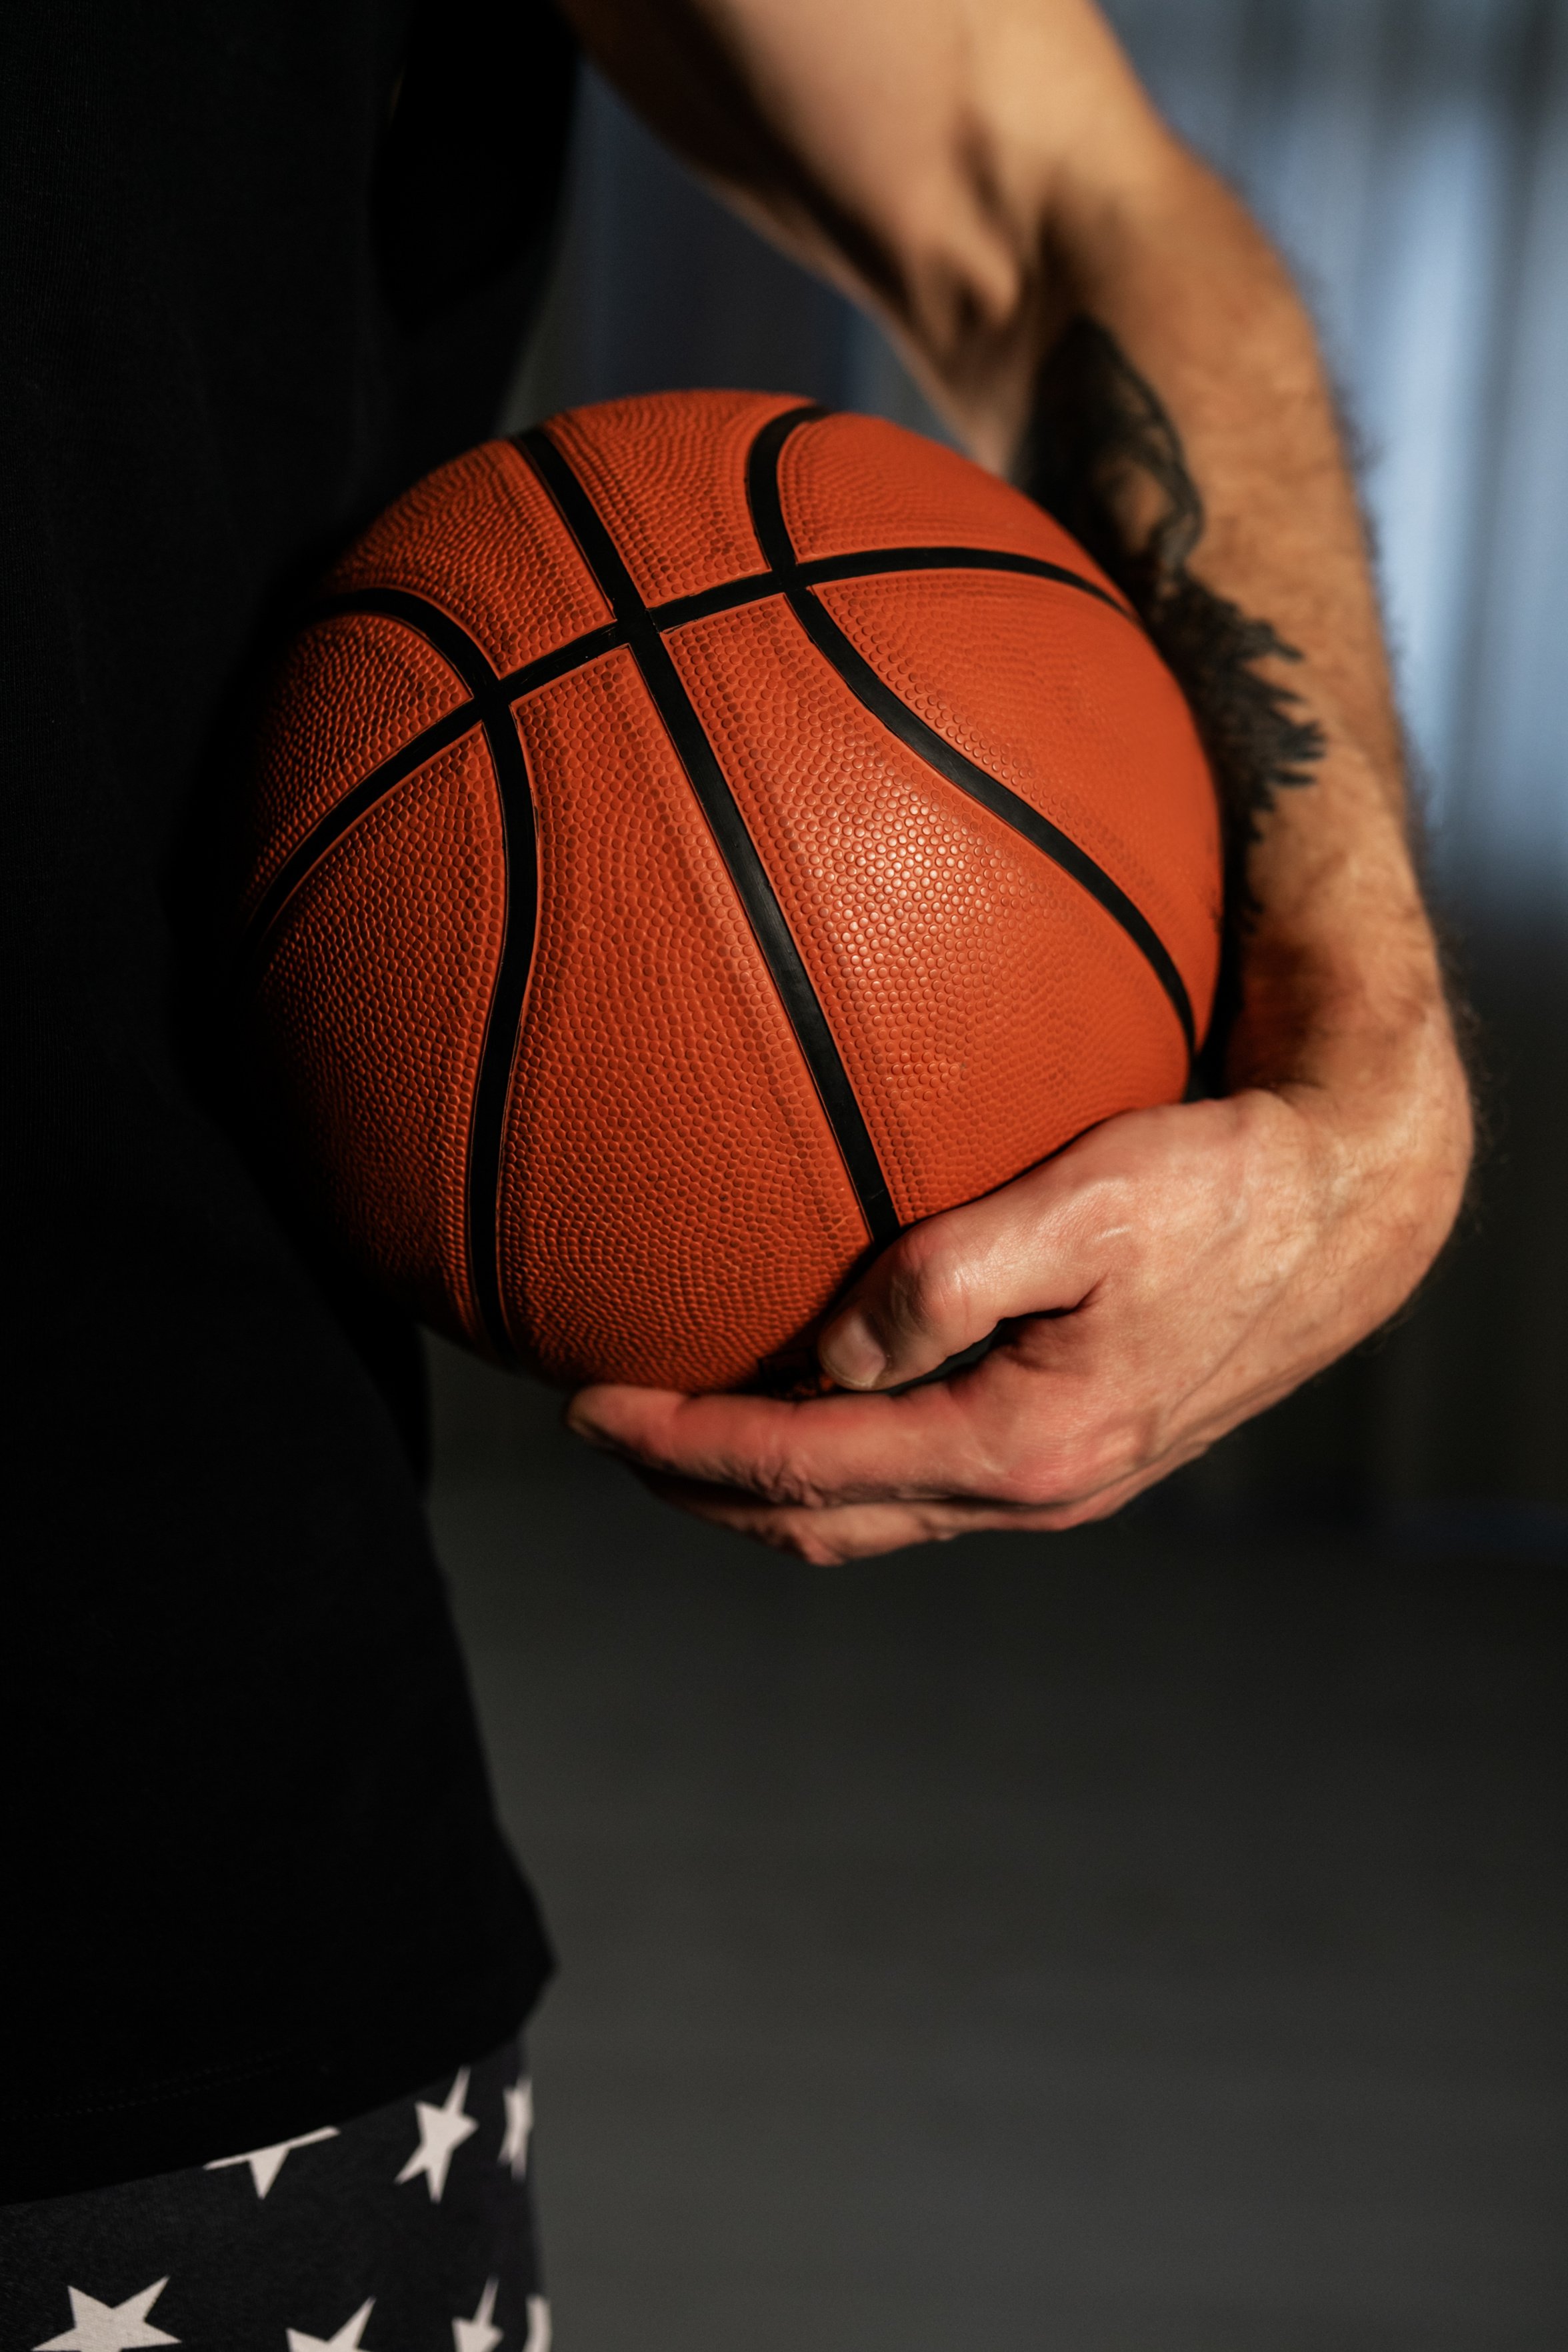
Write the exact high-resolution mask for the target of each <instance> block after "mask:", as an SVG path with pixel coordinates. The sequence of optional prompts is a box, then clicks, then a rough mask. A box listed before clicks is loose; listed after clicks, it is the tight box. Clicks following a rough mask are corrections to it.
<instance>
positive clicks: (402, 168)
mask: <svg viewBox="0 0 1568 2352" xmlns="http://www.w3.org/2000/svg"><path fill="white" fill-rule="evenodd" d="M410 39H411V27H410V23H409V20H408V16H407V12H406V10H405V9H404V8H401V7H399V6H396V5H387V0H338V5H332V0H226V5H218V0H202V5H198V0H189V5H177V0H143V4H142V5H137V6H133V7H126V8H101V7H88V6H85V5H81V0H48V5H42V0H12V5H9V6H8V7H7V8H6V9H5V12H4V15H3V17H0V289H3V298H4V303H5V328H4V339H3V341H0V399H3V402H4V417H3V424H0V483H3V492H0V495H3V499H4V515H3V518H0V666H3V676H0V747H3V757H4V766H3V772H0V977H3V985H0V1086H3V1096H0V1119H3V1121H4V1129H3V1138H0V1154H3V1163H4V1200H5V1226H4V1233H5V1254H6V1255H5V1419H4V1473H3V1482H4V1483H3V1486H0V1545H3V1547H4V1556H5V1568H4V1579H5V1582H4V1591H5V1690H4V1694H3V1695H0V1741H3V1743H4V1749H5V1753H4V1758H3V1759H0V1760H3V1771H4V1785H5V1810H6V1821H7V1826H6V1832H5V1836H6V1857H5V1892H6V1905H5V1909H6V1936H5V1943H6V1948H7V1956H8V1960H9V1968H8V1970H7V1974H8V1977H9V1979H10V1985H9V1991H8V1994H7V1997H6V2003H5V2011H4V2014H3V2017H0V2037H3V2041H4V2052H3V2056H0V2080H3V2082H4V2084H5V2095H4V2109H5V2134H4V2143H5V2144H4V2152H3V2164H4V2169H3V2171H0V2196H8V2197H32V2196H39V2195H46V2194H50V2193H53V2192H55V2191H57V2190H62V2189H72V2188H77V2187H86V2186H89V2185H91V2184H92V2183H94V2182H97V2181H100V2180H107V2179H113V2178H116V2177H120V2176H122V2175H126V2174H130V2173H136V2172H151V2171H156V2170H162V2169H165V2168H171V2167H174V2166H176V2165H180V2164H186V2163H192V2162H197V2161H202V2160H205V2158H209V2157H211V2156H214V2155H218V2154H226V2153H227V2152H229V2151H230V2150H231V2149H233V2148H235V2147H247V2146H256V2145H258V2144H259V2143H262V2142H265V2141H268V2140H270V2139H277V2138H279V2137H284V2136H285V2135H288V2134H290V2133H294V2132H298V2131H300V2130H304V2129H309V2128H310V2127H312V2126H314V2125H315V2124H317V2123H321V2122H325V2121H329V2120H332V2119H333V2118H335V2117H336V2116H339V2115H346V2114H350V2113H353V2112H354V2111H356V2110H357V2109H361V2108H364V2107H368V2106H371V2105H375V2104H377V2103H378V2102H380V2101H382V2100H384V2099H387V2098H390V2097H393V2096H395V2095H398V2094H399V2093H401V2092H402V2091H404V2090H405V2089H407V2088H410V2087H412V2086H413V2085H415V2084H418V2083H419V2082H422V2081H424V2080H426V2079H427V2078H429V2077H430V2076H432V2075H433V2074H437V2073H438V2072H439V2071H440V2070H441V2069H442V2068H443V2067H444V2066H447V2065H453V2066H455V2065H456V2064H457V2063H459V2062H460V2061H461V2060H462V2059H463V2058H465V2057H468V2056H471V2055H473V2054H474V2053H477V2052H479V2051H480V2050H483V2049H485V2048H487V2047H489V2046H490V2045H492V2044H493V2043H495V2042H499V2041H500V2040H501V2039H502V2038H503V2037H504V2036H505V2035H506V2034H507V2033H508V2032H510V2030H511V2029H512V2027H513V2026H515V2024H516V2023H517V2022H518V2021H519V2020H520V2018H521V2015H522V2014H523V2012H524V2011H525V2010H526V2008H527V2007H528V2005H529V2003H530V2001H531V1999H532V1998H533V1996H534V1994H535V1992H536V1991H537V1989H538V1987H539V1984H540V1983H541V1981H542V1977H543V1974H544V1971H545V1968H546V1965H547V1961H546V1956H545V1951H544V1946H543V1939H542V1933H541V1930H540V1927H539V1925H538V1921H537V1918H536V1916H535V1914H534V1911H533V1907H532V1904H531V1898H530V1897H529V1895H528V1893H527V1890H526V1888H525V1887H524V1885H523V1884H522V1882H521V1878H520V1877H519V1875H518V1874H517V1872H516V1869H515V1867H514V1865H513V1864H512V1863H511V1861H510V1857H509V1856H508V1854H507V1853H506V1851H505V1849H504V1847H503V1845H502V1843H501V1842H500V1837H499V1834H498V1832H497V1830H496V1827H495V1825H494V1822H493V1818H492V1812H491V1806H490V1800H489V1791H488V1788H487V1784H486V1778H485V1772H484V1767H483V1763H482V1759H481V1757H480V1754H479V1747H478V1743H477V1738H476V1735H475V1731H474V1727H473V1723H472V1717H471V1712H470V1708H469V1704H468V1696H467V1691H466V1687H465V1683H464V1677H463V1673H462V1668H461V1664H460V1662H459V1659H458V1654H457V1650H456V1646H455V1643H454V1640H453V1635H452V1632H451V1628H450V1624H449V1622H448V1618H447V1611H446V1607H445V1602H444V1600H443V1595H442V1591H441V1586H440V1580H439V1577H438V1574H437V1570H436V1567H435V1564H434V1561H433V1559H432V1557H431V1554H430V1549H429V1542H428V1538H427V1534H426V1527H425V1522H424V1518H423V1515H422V1511H421V1507H420V1501H419V1496H418V1491H417V1485H416V1475H415V1471H414V1469H413V1468H412V1467H411V1465H410V1460H409V1448H410V1444H413V1443H414V1442H415V1441H416V1427H417V1420H418V1403H417V1396H416V1389H415V1385H414V1381H415V1377H416V1366H417V1357H416V1349H415V1343H414V1339H413V1335H412V1334H411V1333H410V1332H408V1331H407V1330H406V1329H405V1328H403V1327H402V1326H401V1325H399V1324H398V1322H397V1321H396V1319H395V1318H394V1317H392V1316H391V1315H389V1314H387V1313H386V1312H385V1311H384V1310H383V1309H380V1308H378V1307H375V1306H374V1303H373V1302H369V1301H356V1300H355V1299H354V1298H353V1296H352V1294H351V1292H350V1291H349V1290H348V1289H347V1288H346V1287H345V1286H342V1284H340V1282H339V1281H338V1279H337V1277H336V1276H335V1275H334V1274H333V1272H332V1270H331V1267H330V1266H329V1267H323V1266H320V1265H311V1264H310V1263H309V1262H308V1258H307V1255H305V1254H303V1253H302V1252H301V1249H300V1246H299V1244H297V1243H296V1241H295V1240H294V1239H292V1238H291V1237H290V1235H289V1232H288V1230H287V1228H286V1225H285V1223H284V1222H283V1221H282V1220H281V1219H280V1217H279V1214H278V1213H277V1212H276V1211H275V1209H274V1207H273V1206H272V1205H270V1203H269V1202H268V1197H267V1192H266V1188H265V1183H264V1181H263V1180H262V1179H261V1178H259V1177H258V1174H257V1172H256V1171H255V1169H254V1168H253V1166H252V1164H251V1163H252V1160H253V1159H254V1156H255V1155H254V1154H253V1153H251V1152H249V1151H248V1150H247V1149H246V1148H244V1147H242V1146H241V1145H240V1144H238V1143H237V1142H236V1140H235V1139H233V1134H232V1132H231V1128H230V1123H229V1122H228V1120H227V1119H226V1116H225V1115H224V1113H223V1111H222V1108H221V1097H222V1088H221V1086H220V1085H219V1084H218V1083H217V1072H218V1070H219V1069H220V1068H221V1062H222V1037H223V1030H222V1024H221V1019H219V1018H217V1017H216V1013H215V1003H216V981H215V978H214V967H213V964H212V961H211V958H210V955H209V951H208V949H207V946H206V944H205V941H206V939H207V936H208V928H207V925H206V923H205V912H206V911H207V910H206V909H205V908H204V907H203V905H202V903H201V902H202V897H203V891H204V877H205V876H206V874H207V872H208V869H207V868H206V867H205V866H204V862H203V854H202V850H201V844H202V842H203V840H204V838H205V835H206V834H207V833H208V832H209V831H211V830H213V828H212V827H211V826H210V824H209V822H208V820H209V819H210V818H211V817H212V816H213V815H214V814H215V813H217V814H221V805H222V802H223V798H224V795H225V794H226V793H230V792H232V791H234V790H236V789H237V782H236V774H237V770H236V763H235V761H234V758H233V755H232V750H231V745H232V741H233V740H234V728H235V714H236V712H237V710H238V709H241V708H242V704H243V688H244V682H245V678H246V676H247V667H249V666H250V665H251V664H252V663H253V662H254V660H255V658H256V656H257V653H258V647H259V646H262V645H263V644H264V642H265V639H266V636H267V633H268V628H269V627H270V626H271V625H272V624H273V619H274V615H275V614H276V613H277V612H278V610H279V609H280V607H281V605H282V604H283V603H284V601H285V600H286V599H287V597H288V595H289V593H290V591H291V590H292V589H293V588H294V587H295V586H296V585H298V584H300V583H303V582H304V581H305V580H307V579H308V577H309V576H310V573H311V572H313V571H314V569H315V568H316V567H317V566H318V565H319V563H320V562H321V560H322V558H323V557H324V556H326V555H327V554H329V553H330V552H331V551H332V549H333V548H334V547H335V546H336V545H338V544H340V543H341V542H342V540H343V539H344V538H345V537H346V536H347V535H348V534H349V533H350V532H351V531H352V530H353V529H354V528H355V527H357V526H358V525H359V524H360V523H361V522H363V520H365V519H366V517H367V516H368V514H369V513H370V512H371V511H373V510H374V508H375V507H376V506H378V505H379V504H381V503H383V502H384V499H386V498H388V497H389V496H391V495H392V494H393V493H394V492H395V490H397V489H398V488H401V487H402V486H403V484H404V483H405V482H406V481H407V480H410V479H412V478H415V477H416V475H417V474H419V473H420V472H422V471H424V470H426V467H428V466H430V465H431V464H434V463H435V462H437V460H439V459H440V458H442V457H447V456H449V455H451V454H453V453H454V452H455V451H456V450H457V449H458V448H459V447H461V446H465V445H466V444H467V443H468V442H471V441H473V440H475V439H478V438H479V437H481V436H483V435H484V434H485V433H486V432H487V431H489V429H490V427H491V425H492V422H493V417H494V412H495V408H496V404H497V402H498V400H499V397H500V391H501V389H502V385H503V383H504V378H505V373H506V369H507V366H508V364H509V362H510V360H511V359H512V357H513V355H514V353H515V351H516V348H517V344H518V341H519V340H520V338H521V331H522V327H523V324H524V319H525V313H526V310H527V305H528V301H529V299H530V298H531V291H532V287H533V283H534V280H535V279H536V278H537V276H538V272H539V268H540V261H541V255H542V240H543V236H544V232H545V229H546V227H547V224H548V216H549V212H550V207H551V204H552V200H553V192H554V187H555V183H556V180H557V177H558V173H559V165H560V155H561V145H562V141H563V135H564V127H565V121H566V118H567V115H568V112H569V100H570V90H571V79H572V61H571V55H570V49H569V46H568V44H567V43H566V41H565V38H564V37H563V35H562V33H561V32H560V30H559V28H558V27H557V26H556V25H555V23H554V20H553V18H552V17H550V16H547V15H546V14H544V12H543V10H542V8H531V6H530V0H511V5H510V6H508V7H506V8H505V9H504V10H503V9H497V10H496V11H495V12H494V16H493V18H492V17H491V16H490V14H489V12H488V11H485V10H482V9H480V8H477V7H470V8H468V9H464V8H462V7H459V6H458V5H451V6H448V7H447V8H445V9H442V10H439V11H435V12H431V14H430V16H429V22H428V25H426V24H425V22H424V21H423V20H422V21H421V23H420V24H419V25H418V26H415V27H414V28H413V33H412V47H410ZM394 100H396V110H395V114H394ZM389 126H390V128H389ZM205 887H212V886H211V885H210V883H209V884H207V885H206V886H205Z"/></svg>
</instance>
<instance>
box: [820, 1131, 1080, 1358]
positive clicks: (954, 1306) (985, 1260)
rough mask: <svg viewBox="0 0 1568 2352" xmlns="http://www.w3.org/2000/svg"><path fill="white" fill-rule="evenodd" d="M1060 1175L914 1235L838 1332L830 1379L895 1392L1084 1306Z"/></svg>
mask: <svg viewBox="0 0 1568 2352" xmlns="http://www.w3.org/2000/svg"><path fill="white" fill-rule="evenodd" d="M1065 1191H1066V1187H1064V1184H1063V1181H1062V1178H1061V1176H1060V1173H1059V1172H1058V1164H1053V1165H1050V1166H1047V1167H1044V1168H1038V1169H1034V1170H1031V1171H1029V1173H1028V1174H1027V1175H1026V1176H1023V1177H1020V1178H1019V1179H1018V1180H1017V1181H1016V1182H1014V1183H1012V1184H1009V1185H1007V1186H1006V1187H1005V1190H1004V1191H1002V1192H995V1193H993V1194H991V1195H990V1196H989V1197H988V1198H987V1199H985V1200H984V1201H974V1202H970V1203H969V1204H968V1205H967V1206H966V1207H964V1208H962V1209H951V1210H949V1211H948V1212H947V1213H945V1214H944V1215H942V1216H938V1217H928V1218H927V1219H926V1220H925V1222H924V1223H921V1224H918V1225H911V1226H910V1229H909V1231H908V1232H907V1233H905V1234H900V1238H899V1239H898V1240H897V1241H896V1242H895V1243H893V1244H892V1246H891V1247H890V1248H889V1249H886V1250H884V1251H883V1253H882V1255H881V1256H880V1257H879V1258H878V1259H877V1260H876V1262H875V1264H874V1265H871V1266H869V1267H868V1269H867V1271H866V1273H865V1274H864V1275H863V1276H862V1277H861V1279H860V1280H859V1282H858V1283H857V1284H856V1286H855V1288H854V1290H853V1291H852V1293H851V1294H850V1297H848V1298H847V1300H846V1301H845V1303H844V1305H843V1306H842V1307H840V1308H839V1310H838V1312H837V1314H836V1315H835V1316H834V1318H832V1320H831V1321H830V1322H829V1323H828V1325H827V1327H826V1330H825V1331H824V1332H823V1335H822V1338H821V1340H820V1341H819V1343H818V1347H817V1356H818V1359H819V1360H820V1362H821V1364H822V1368H823V1370H825V1371H826V1373H827V1374H828V1375H829V1377H830V1378H831V1379H833V1380H835V1381H837V1382H838V1383H839V1385H840V1386H841V1387H843V1388H847V1389H859V1390H866V1389H887V1388H895V1387H897V1386H899V1385H900V1382H902V1381H913V1380H919V1379H921V1377H923V1375H924V1374H925V1373H927V1372H933V1371H935V1370H936V1369H937V1367H938V1365H939V1364H944V1363H946V1362H947V1360H948V1359H949V1358H950V1357H952V1356H957V1355H961V1354H962V1353H963V1350H964V1349H966V1348H972V1347H973V1346H974V1345H975V1344H976V1342H977V1341H979V1340H982V1339H987V1338H988V1337H989V1336H990V1334H991V1333H992V1332H993V1331H994V1329H995V1328H996V1326H997V1324H998V1323H1000V1322H1003V1321H1004V1320H1005V1319H1007V1318H1013V1317H1017V1316H1020V1315H1038V1314H1043V1313H1045V1312H1047V1310H1049V1309H1052V1308H1063V1307H1076V1306H1078V1305H1079V1301H1080V1300H1081V1299H1082V1297H1084V1294H1085V1292H1086V1291H1087V1290H1088V1288H1089V1286H1090V1283H1091V1281H1092V1272H1091V1270H1090V1269H1089V1267H1088V1266H1087V1265H1085V1264H1084V1263H1083V1262H1082V1257H1081V1253H1080V1251H1079V1249H1078V1248H1077V1247H1075V1246H1074V1243H1073V1237H1072V1235H1071V1234H1070V1232H1068V1231H1067V1230H1065V1226H1066V1223H1067V1221H1066V1220H1064V1218H1063V1217H1062V1215H1061V1213H1060V1210H1061V1203H1062V1200H1063V1197H1064V1194H1065Z"/></svg>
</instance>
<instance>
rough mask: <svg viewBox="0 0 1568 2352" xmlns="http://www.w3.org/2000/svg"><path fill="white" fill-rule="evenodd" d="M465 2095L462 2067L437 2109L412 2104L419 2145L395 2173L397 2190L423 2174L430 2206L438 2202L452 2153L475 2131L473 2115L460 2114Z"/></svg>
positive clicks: (465, 2078) (419, 2101) (420, 2102)
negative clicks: (417, 2118)
mask: <svg viewBox="0 0 1568 2352" xmlns="http://www.w3.org/2000/svg"><path fill="white" fill-rule="evenodd" d="M467 2097H468V2068H467V2067H466V2066H465V2067H464V2068H463V2070H462V2072H461V2074H459V2075H458V2079H457V2081H456V2082H455V2083H454V2084H453V2085H452V2087H451V2089H450V2090H449V2091H448V2092H447V2096H446V2098H445V2100H444V2101H443V2102H442V2104H441V2105H440V2106H438V2107H431V2106H426V2103H425V2101H424V2100H423V2099H416V2100H415V2102H414V2110H415V2113H416V2115H417V2116H418V2117H419V2145H418V2147H416V2149H415V2151H414V2153H413V2155H412V2156H411V2157H410V2158H409V2159H408V2161H407V2163H406V2164H405V2166H404V2168H403V2169H402V2171H401V2172H400V2173H399V2174H398V2176H397V2181H398V2186H399V2188H401V2187H402V2185H403V2183H404V2182H405V2180H416V2179H418V2177H419V2175H420V2174H421V2173H423V2174H424V2175H425V2186H426V2189H428V2190H429V2191H430V2202H431V2204H432V2205H439V2203H440V2202H441V2191H442V2190H443V2189H445V2187H446V2186H447V2166H448V2165H449V2164H450V2163H451V2161H452V2151H453V2150H454V2148H458V2147H461V2146H462V2144H463V2142H464V2141H465V2140H466V2139H467V2138H468V2135H469V2133H470V2132H477V2131H478V2129H479V2125H478V2124H477V2123H476V2122H475V2121H474V2118H473V2116H467V2115H465V2114H464V2113H463V2101H464V2100H465V2099H466V2098H467Z"/></svg>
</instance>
